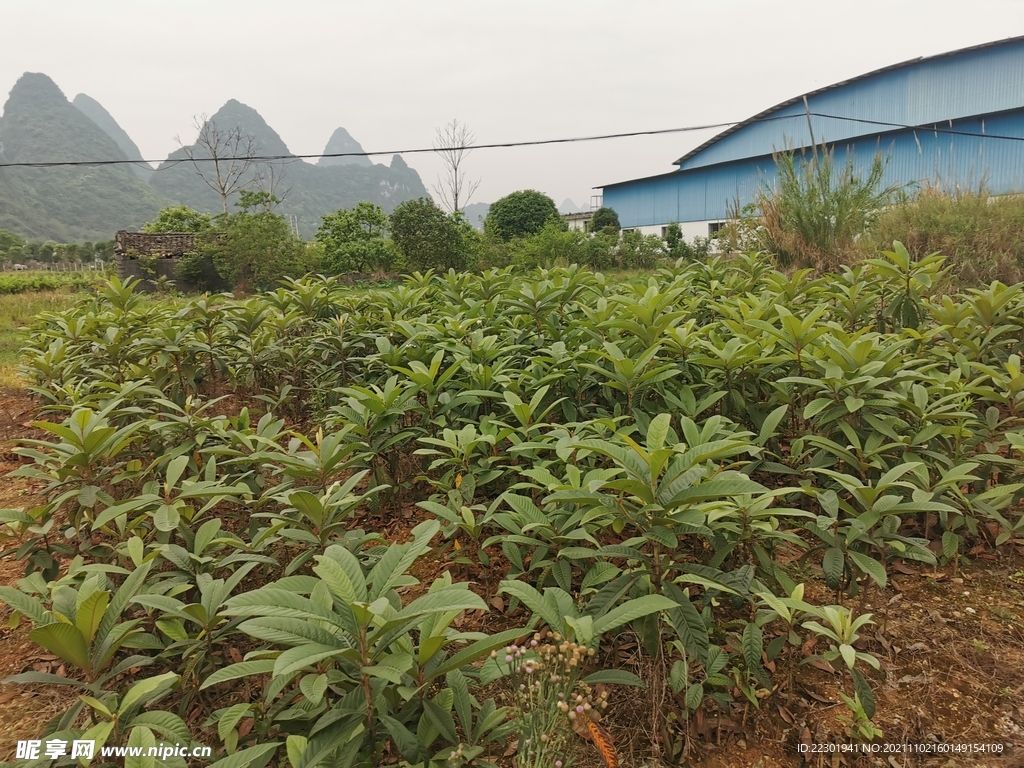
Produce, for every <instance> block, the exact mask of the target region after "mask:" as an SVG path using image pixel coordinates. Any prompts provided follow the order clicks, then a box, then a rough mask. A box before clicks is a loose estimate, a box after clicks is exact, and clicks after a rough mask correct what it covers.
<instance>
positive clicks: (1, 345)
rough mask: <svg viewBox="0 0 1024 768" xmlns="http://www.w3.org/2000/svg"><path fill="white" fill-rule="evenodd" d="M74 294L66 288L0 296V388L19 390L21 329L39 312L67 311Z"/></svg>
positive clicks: (22, 335)
mask: <svg viewBox="0 0 1024 768" xmlns="http://www.w3.org/2000/svg"><path fill="white" fill-rule="evenodd" d="M79 295H80V294H78V293H77V292H75V291H72V290H69V289H62V290H53V291H26V292H24V293H14V294H9V293H8V294H0V387H20V386H21V385H22V380H21V377H20V376H19V375H18V356H19V354H20V352H21V348H22V346H24V343H25V328H26V327H27V326H29V325H31V324H32V323H33V322H34V321H35V319H36V317H38V316H39V315H40V314H42V313H43V312H57V311H60V310H62V309H67V308H68V307H70V306H71V305H72V304H74V303H75V301H76V300H77V298H78V296H79Z"/></svg>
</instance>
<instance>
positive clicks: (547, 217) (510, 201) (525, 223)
mask: <svg viewBox="0 0 1024 768" xmlns="http://www.w3.org/2000/svg"><path fill="white" fill-rule="evenodd" d="M552 220H554V221H561V217H560V216H559V215H558V207H557V206H556V205H555V201H554V200H552V199H551V198H550V197H548V196H547V195H545V194H544V193H543V192H538V191H537V190H535V189H523V190H520V191H518V192H513V193H512V194H510V195H505V197H503V198H501V199H500V200H498V201H497V202H495V203H494V204H493V205H492V206H491V208H490V210H489V211H488V212H487V219H486V221H485V222H484V229H485V231H487V232H488V234H491V235H493V236H494V237H496V238H497V239H499V240H501V241H503V242H506V243H507V242H508V241H509V240H511V239H512V238H513V237H524V236H526V235H532V234H534V233H536V232H540V231H541V230H542V229H543V228H544V226H545V225H546V224H547V223H548V222H549V221H552Z"/></svg>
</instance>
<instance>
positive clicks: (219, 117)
mask: <svg viewBox="0 0 1024 768" xmlns="http://www.w3.org/2000/svg"><path fill="white" fill-rule="evenodd" d="M207 122H209V123H213V124H214V125H216V126H217V127H218V128H220V129H221V131H232V130H234V129H235V128H238V129H240V130H241V131H242V133H243V134H249V135H251V136H253V137H255V139H256V144H257V149H258V151H259V154H261V155H290V154H291V152H290V151H289V150H288V147H287V145H286V144H285V143H284V140H283V139H282V138H281V136H280V135H279V134H278V133H277V131H275V130H274V129H273V128H271V127H270V126H269V125H268V124H267V121H266V120H264V119H263V116H262V115H260V113H259V112H257V111H256V110H255V109H253V108H252V107H250V106H249V105H247V104H243V103H242V102H240V101H238V100H237V99H228V101H226V102H225V103H224V106H222V107H221V108H220V109H218V110H217V111H216V112H214V113H213V115H211V116H210V117H209V118H207Z"/></svg>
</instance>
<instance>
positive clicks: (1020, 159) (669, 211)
mask: <svg viewBox="0 0 1024 768" xmlns="http://www.w3.org/2000/svg"><path fill="white" fill-rule="evenodd" d="M1021 95H1022V96H1024V91H1022V94H1021ZM801 119H802V118H801ZM942 127H943V128H948V129H950V130H954V131H963V132H966V133H971V134H978V135H974V136H963V135H954V134H944V133H937V132H934V131H898V132H890V133H885V134H882V135H876V136H868V137H862V138H860V139H857V140H854V141H850V142H844V143H842V144H840V145H838V146H836V161H837V163H838V164H845V163H846V162H847V159H848V158H849V157H852V158H853V160H854V163H855V166H856V168H857V169H858V171H859V172H860V173H861V174H865V173H866V172H867V171H868V169H869V168H870V166H871V163H872V162H873V160H874V157H875V155H876V154H877V153H879V152H881V153H882V155H883V157H885V158H888V159H887V162H886V167H885V177H884V180H883V185H885V186H888V185H890V184H896V185H900V186H906V187H908V188H909V189H912V188H913V187H914V186H920V185H925V184H932V185H938V186H940V187H943V188H945V189H955V188H960V189H978V188H979V187H981V186H984V187H985V188H986V189H987V190H988V191H989V192H992V193H993V194H1008V193H1014V192H1024V141H1007V140H1002V139H995V138H983V137H982V135H981V134H985V135H987V136H989V137H991V136H994V135H997V136H998V135H1001V136H1013V137H1018V138H1020V139H1024V109H1018V110H1016V111H1014V112H1010V113H1005V114H1000V115H989V116H986V117H981V118H973V119H968V120H960V121H953V122H952V123H951V124H950V123H948V122H947V123H946V124H945V125H944V126H942ZM737 135H738V134H737ZM775 178H776V176H775V164H774V162H773V160H772V158H771V156H770V155H765V156H761V157H757V158H751V159H745V160H740V161H736V162H729V163H723V164H720V165H715V166H712V167H702V168H696V169H693V170H683V171H676V172H673V173H669V174H665V175H664V176H657V177H654V178H651V179H640V180H637V181H633V182H626V183H623V184H618V185H615V186H612V187H606V188H605V189H604V205H606V206H608V207H610V208H614V209H615V211H616V212H617V213H618V214H619V221H620V222H621V223H622V226H623V227H642V226H652V225H657V224H667V223H668V222H671V221H680V222H683V221H708V220H720V219H725V218H727V216H728V213H729V209H730V206H732V205H734V204H735V203H737V202H738V203H739V204H740V205H743V204H745V203H749V202H751V201H752V200H753V196H754V193H755V192H756V190H757V189H758V187H759V186H760V185H771V184H773V183H774V181H775Z"/></svg>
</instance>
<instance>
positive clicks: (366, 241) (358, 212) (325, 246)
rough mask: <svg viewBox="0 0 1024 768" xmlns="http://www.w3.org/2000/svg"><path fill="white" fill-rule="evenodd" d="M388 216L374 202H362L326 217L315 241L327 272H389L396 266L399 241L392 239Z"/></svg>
mask: <svg viewBox="0 0 1024 768" xmlns="http://www.w3.org/2000/svg"><path fill="white" fill-rule="evenodd" d="M387 235H388V216H387V214H386V213H384V209H383V208H381V207H380V206H379V205H374V204H373V203H368V202H361V203H357V204H356V207H355V208H353V209H351V210H346V209H344V208H342V209H341V210H339V211H336V212H335V213H331V214H328V215H327V216H323V217H322V222H321V224H320V227H319V229H317V231H316V235H315V240H316V242H317V244H318V245H319V246H320V247H321V248H322V254H321V256H320V263H319V267H318V269H319V270H320V271H321V272H322V273H323V274H328V275H332V274H347V273H350V272H362V273H366V272H388V271H390V270H391V269H393V268H394V266H395V261H396V259H397V255H398V254H397V253H396V252H395V244H394V243H393V242H392V241H391V240H390V239H389V238H388V236H387Z"/></svg>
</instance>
